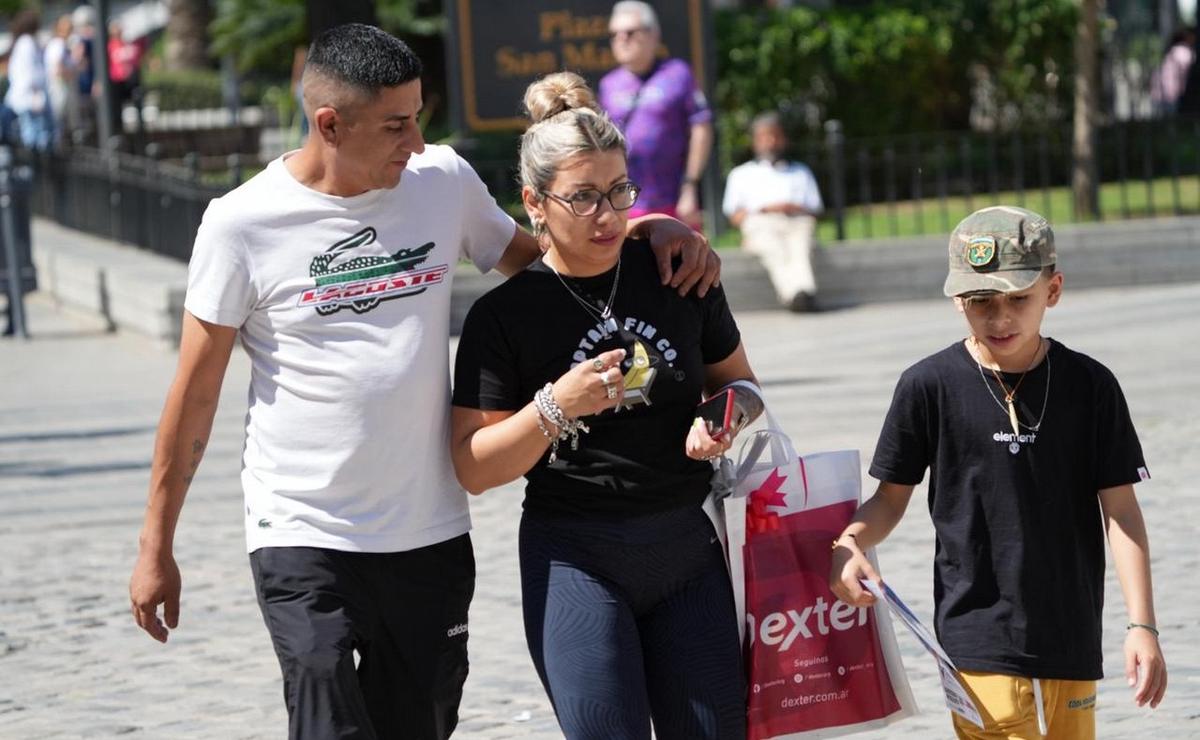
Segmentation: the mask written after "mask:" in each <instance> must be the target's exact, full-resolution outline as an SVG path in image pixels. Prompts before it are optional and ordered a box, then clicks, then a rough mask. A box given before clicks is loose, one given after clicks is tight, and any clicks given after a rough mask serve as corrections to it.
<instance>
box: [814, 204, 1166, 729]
mask: <svg viewBox="0 0 1200 740" xmlns="http://www.w3.org/2000/svg"><path fill="white" fill-rule="evenodd" d="M1062 289H1063V276H1062V273H1060V272H1057V271H1056V270H1055V251H1054V234H1053V233H1052V232H1051V230H1050V225H1049V224H1048V223H1047V222H1046V220H1045V219H1044V218H1042V217H1041V216H1039V215H1038V214H1036V213H1033V212H1031V211H1027V210H1024V209H1021V208H1014V207H1009V206H998V207H994V208H985V209H983V210H980V211H976V212H975V213H973V214H971V215H970V216H968V217H967V218H966V219H964V220H963V221H962V222H961V223H960V224H959V225H958V227H957V228H955V230H954V233H953V234H952V235H951V237H950V273H949V276H948V277H947V278H946V284H945V293H946V295H947V296H949V297H952V298H953V299H954V303H955V306H956V307H957V308H958V310H959V311H960V312H961V313H962V314H963V315H964V316H965V317H966V319H967V326H968V329H969V334H968V336H967V338H966V339H965V340H964V341H960V342H955V343H954V344H952V345H951V346H950V347H948V348H946V349H944V350H942V351H940V352H938V353H936V354H934V355H931V356H930V357H927V358H925V359H924V360H922V361H921V362H919V363H917V364H916V365H914V366H912V367H910V368H909V369H908V370H906V371H905V372H904V374H903V375H902V376H901V377H900V381H899V383H898V384H897V386H896V392H895V395H894V397H893V398H892V405H891V408H890V409H889V411H888V414H887V419H886V420H885V421H884V425H883V431H882V433H881V434H880V437H879V444H878V445H877V446H876V450H875V457H874V459H873V460H872V462H871V468H870V473H871V475H872V476H873V477H875V478H878V479H879V480H880V484H879V488H878V490H877V491H876V493H875V495H874V496H872V497H871V499H870V500H868V501H867V502H866V503H865V504H863V506H862V507H861V508H860V509H859V510H858V513H857V514H856V515H855V517H854V520H853V521H852V522H851V523H850V525H848V526H847V527H846V529H845V530H844V531H843V532H842V533H841V535H839V536H838V537H837V539H836V540H834V548H835V552H834V557H833V569H832V571H831V573H830V586H831V588H832V589H833V591H834V593H836V594H837V595H838V597H839V598H841V599H842V600H843V601H845V602H847V603H852V604H855V605H859V606H865V605H867V604H870V603H871V602H872V601H873V598H872V597H871V595H870V594H869V593H867V592H866V591H865V590H864V589H863V588H862V587H861V586H860V584H859V580H858V579H859V578H860V577H861V578H868V579H871V580H874V581H877V582H878V581H879V580H880V578H879V576H878V575H877V574H876V573H875V571H874V570H873V569H872V567H871V565H870V563H869V562H868V561H867V559H866V558H865V557H864V556H863V550H865V549H867V548H869V547H871V546H873V545H876V544H878V543H879V542H880V541H882V540H883V539H884V538H885V537H886V536H887V535H888V533H889V532H891V530H892V528H893V527H894V526H895V525H896V524H897V522H899V521H900V518H901V516H903V514H904V510H905V508H906V507H907V506H908V501H909V498H910V497H911V495H912V491H913V487H914V486H915V485H916V484H917V483H920V482H921V479H922V477H923V476H924V474H925V469H926V468H929V470H930V477H929V511H930V514H931V515H932V518H933V524H934V529H935V530H936V534H937V545H936V549H935V555H934V589H933V593H934V601H935V610H936V614H935V626H936V628H937V634H938V638H939V639H940V641H941V643H942V645H943V647H944V648H945V649H946V652H947V653H948V654H949V655H950V657H951V658H952V659H953V660H954V662H955V664H956V665H957V667H958V668H959V670H960V672H961V676H962V679H963V681H964V683H965V684H966V686H967V688H968V690H969V691H970V692H971V694H972V696H973V697H974V699H975V702H976V704H977V705H978V706H979V710H980V714H981V715H982V716H983V718H984V721H985V724H986V727H985V729H984V730H982V731H981V730H979V728H977V727H975V726H974V725H971V724H969V723H966V722H963V721H962V720H961V719H960V718H959V717H958V716H957V715H956V716H954V718H953V719H954V730H955V732H956V733H957V735H958V737H959V738H981V739H982V738H1005V737H1008V738H1014V737H1019V738H1038V737H1042V736H1043V735H1045V736H1048V737H1051V738H1071V739H1075V738H1093V737H1095V712H1094V707H1095V698H1096V680H1097V679H1099V678H1100V677H1101V674H1102V670H1101V664H1102V660H1101V651H1100V612H1101V608H1102V605H1103V601H1104V535H1103V531H1102V529H1101V523H1103V528H1104V530H1106V531H1107V532H1108V540H1109V545H1110V547H1111V548H1112V553H1113V562H1114V563H1115V564H1116V568H1117V575H1118V577H1119V579H1120V582H1121V590H1122V591H1123V592H1124V596H1125V604H1126V607H1127V608H1128V611H1129V620H1130V621H1129V625H1128V628H1127V631H1126V636H1125V674H1126V677H1127V679H1128V682H1129V684H1130V685H1131V686H1133V687H1134V689H1133V690H1134V701H1135V702H1136V703H1137V704H1138V706H1142V705H1144V704H1146V703H1149V704H1150V706H1152V707H1154V706H1157V705H1158V703H1159V701H1161V700H1162V697H1163V692H1164V691H1165V690H1166V685H1167V669H1166V665H1165V663H1164V662H1163V655H1162V651H1161V649H1160V648H1159V644H1158V631H1157V628H1156V626H1155V621H1154V604H1153V598H1152V594H1151V587H1150V556H1149V547H1148V544H1147V539H1146V531H1145V527H1144V525H1143V522H1142V513H1141V509H1140V508H1138V503H1137V499H1136V498H1135V497H1134V493H1133V484H1134V483H1136V482H1138V481H1140V480H1145V479H1147V478H1149V477H1150V476H1149V473H1148V472H1147V471H1146V463H1145V461H1144V460H1143V459H1142V449H1141V445H1140V444H1139V443H1138V438H1137V434H1136V433H1135V431H1134V428H1133V423H1132V422H1131V421H1130V418H1129V410H1128V408H1127V407H1126V404H1125V397H1124V395H1123V394H1122V393H1121V388H1120V386H1119V385H1118V384H1117V381H1116V378H1114V377H1113V375H1112V373H1111V372H1110V371H1109V370H1108V369H1107V368H1105V367H1104V366H1103V365H1101V364H1100V363H1098V362H1096V361H1095V360H1093V359H1092V358H1090V357H1088V356H1086V355H1083V354H1080V353H1078V352H1074V351H1072V350H1070V349H1068V348H1067V347H1065V346H1064V345H1062V344H1061V343H1059V342H1057V341H1055V340H1052V339H1049V338H1043V337H1042V335H1041V333H1040V332H1041V325H1042V317H1043V315H1044V314H1045V312H1046V309H1047V308H1050V307H1052V306H1054V305H1055V304H1057V303H1058V301H1059V298H1060V297H1061V296H1062ZM1039 725H1041V726H1042V727H1043V728H1045V729H1043V730H1042V731H1039Z"/></svg>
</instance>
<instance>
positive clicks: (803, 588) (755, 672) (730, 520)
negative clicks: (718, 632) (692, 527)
mask: <svg viewBox="0 0 1200 740" xmlns="http://www.w3.org/2000/svg"><path fill="white" fill-rule="evenodd" d="M768 425H769V427H770V428H769V429H768V430H767V431H766V432H760V433H758V434H757V435H755V438H754V439H753V440H752V442H751V443H749V444H750V453H749V454H748V455H746V456H745V458H744V459H743V461H742V463H741V464H740V465H739V466H738V467H737V470H736V472H731V473H730V475H732V476H733V478H734V482H733V485H732V489H733V491H732V495H730V496H729V497H728V498H726V499H724V501H723V509H724V513H725V520H726V521H725V524H726V527H727V537H728V541H727V546H728V554H729V562H730V572H731V576H732V580H733V584H734V597H735V600H736V601H737V606H738V614H739V617H741V620H742V621H741V626H742V629H743V648H744V650H745V655H746V666H747V671H748V679H749V680H748V684H749V689H750V695H749V706H748V713H747V725H748V730H747V736H748V738H749V739H750V740H768V739H777V738H800V737H804V738H815V737H832V736H835V735H842V734H848V733H850V732H858V731H860V730H864V729H868V728H872V727H881V726H883V725H887V724H890V723H892V722H894V721H896V720H898V719H901V718H903V717H907V716H909V715H911V714H912V713H913V712H914V711H915V703H914V701H913V698H912V694H911V692H910V690H909V686H908V680H907V678H906V677H905V675H904V667H903V664H902V663H901V660H900V654H899V651H898V650H897V648H896V643H895V635H894V633H893V631H892V627H891V622H890V620H889V618H888V615H887V610H886V607H883V606H882V605H876V606H874V607H866V608H856V607H853V606H851V605H849V604H846V603H844V602H842V601H841V600H839V599H838V598H837V597H836V596H834V594H833V592H832V591H830V590H829V586H828V579H829V569H830V566H831V560H832V552H831V547H830V544H831V543H832V541H833V539H834V537H836V536H837V535H838V534H839V533H840V532H841V531H842V530H843V529H844V528H845V526H846V524H847V523H849V521H850V518H851V517H852V516H853V515H854V511H855V509H856V508H857V507H858V499H859V491H860V476H861V472H860V468H859V459H858V453H857V451H841V452H825V453H818V454H814V455H805V456H803V457H801V456H799V455H796V454H795V452H794V450H793V449H792V445H791V442H790V440H788V439H787V436H786V435H784V434H783V433H782V432H781V431H780V430H779V429H778V426H777V424H776V422H775V420H774V418H771V417H769V418H768ZM768 448H769V449H770V459H769V460H768V461H766V462H759V461H758V458H759V457H760V456H761V455H762V453H763V452H764V451H766V449H768Z"/></svg>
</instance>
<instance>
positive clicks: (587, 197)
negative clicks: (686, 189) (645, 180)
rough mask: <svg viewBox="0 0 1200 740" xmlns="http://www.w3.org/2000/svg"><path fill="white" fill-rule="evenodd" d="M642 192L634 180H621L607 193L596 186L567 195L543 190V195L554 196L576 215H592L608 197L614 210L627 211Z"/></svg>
mask: <svg viewBox="0 0 1200 740" xmlns="http://www.w3.org/2000/svg"><path fill="white" fill-rule="evenodd" d="M640 192H642V189H641V188H639V187H638V186H637V185H635V184H633V183H632V182H621V183H617V184H616V185H613V186H612V187H611V188H609V191H608V192H607V193H602V192H600V191H599V190H597V189H595V188H587V189H586V190H579V191H577V192H575V193H572V194H571V195H568V196H566V197H563V196H561V195H555V194H554V193H549V192H546V191H545V190H543V191H542V195H544V196H546V197H547V198H553V199H554V200H557V201H558V202H559V203H562V204H563V205H566V206H570V207H571V212H572V213H574V214H575V215H576V216H591V215H592V214H593V213H595V212H596V211H598V210H600V202H601V201H602V200H604V199H606V198H607V199H608V204H609V205H610V206H612V207H613V210H614V211H627V210H629V209H630V208H633V204H634V203H637V199H638V193H640Z"/></svg>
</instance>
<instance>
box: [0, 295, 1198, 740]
mask: <svg viewBox="0 0 1200 740" xmlns="http://www.w3.org/2000/svg"><path fill="white" fill-rule="evenodd" d="M1197 305H1200V284H1183V285H1173V286H1159V287H1145V288H1135V289H1129V288H1123V289H1112V290H1093V291H1086V292H1084V291H1081V292H1078V293H1072V292H1070V289H1069V275H1068V292H1067V294H1066V297H1065V299H1064V301H1063V303H1062V304H1061V305H1060V306H1059V307H1058V308H1055V309H1053V310H1052V311H1050V312H1049V314H1048V315H1047V321H1046V330H1047V333H1048V334H1049V335H1051V336H1054V337H1056V338H1060V339H1062V340H1063V341H1064V342H1065V343H1066V344H1068V345H1069V346H1071V347H1073V348H1075V349H1078V350H1081V351H1084V352H1087V353H1089V354H1092V355H1093V356H1095V357H1097V358H1099V359H1101V360H1102V361H1103V362H1105V363H1106V364H1108V366H1109V367H1111V368H1112V369H1113V370H1114V371H1115V372H1116V374H1117V377H1118V378H1120V379H1121V381H1122V384H1123V386H1124V388H1125V391H1126V393H1127V395H1128V397H1129V401H1130V405H1131V408H1132V410H1133V415H1134V420H1135V423H1136V424H1137V426H1138V429H1139V432H1140V433H1141V436H1142V443H1143V445H1144V447H1145V450H1146V455H1147V458H1148V462H1149V465H1150V469H1151V471H1152V473H1153V474H1154V479H1153V480H1151V481H1149V482H1147V483H1144V484H1142V485H1140V486H1139V487H1138V491H1139V495H1140V498H1141V500H1142V503H1143V507H1144V511H1145V514H1146V518H1147V521H1148V525H1149V529H1150V534H1151V539H1152V543H1153V546H1154V547H1153V553H1154V569H1155V576H1156V585H1157V587H1158V588H1157V593H1158V598H1157V606H1158V617H1159V624H1160V626H1161V627H1162V641H1163V644H1164V646H1165V650H1166V655H1167V661H1168V664H1169V665H1170V669H1171V686H1170V690H1169V692H1168V694H1167V700H1166V702H1165V703H1164V704H1163V706H1162V707H1160V708H1159V709H1158V710H1156V711H1150V710H1149V709H1138V708H1136V707H1135V706H1133V704H1132V702H1131V701H1130V698H1129V692H1128V690H1127V689H1126V687H1125V685H1124V681H1123V678H1122V659H1121V655H1120V646H1121V640H1122V636H1123V625H1124V622H1125V614H1124V609H1123V606H1122V601H1121V598H1120V591H1119V589H1118V587H1117V584H1116V579H1115V576H1114V574H1113V572H1112V569H1111V568H1109V572H1108V595H1109V598H1108V604H1109V606H1108V609H1107V610H1106V617H1105V637H1104V645H1105V654H1106V661H1105V670H1106V672H1107V674H1108V676H1109V678H1107V679H1105V680H1104V681H1103V682H1102V684H1101V688H1100V696H1099V719H1100V723H1099V725H1100V728H1099V730H1100V731H1099V734H1100V736H1101V737H1103V738H1135V737H1151V736H1153V737H1157V738H1162V739H1163V740H1167V739H1170V740H1174V739H1175V738H1185V737H1200V630H1197V627H1198V625H1200V616H1198V613H1200V597H1198V596H1197V595H1196V591H1195V590H1194V588H1193V587H1190V586H1188V585H1187V583H1190V580H1189V578H1190V576H1191V575H1193V574H1194V573H1195V572H1196V570H1197V566H1198V563H1197V559H1198V553H1200V548H1198V547H1197V541H1198V540H1200V537H1198V529H1197V521H1200V494H1198V492H1197V484H1196V481H1197V480H1198V479H1200V463H1198V460H1200V455H1197V451H1198V450H1200V447H1198V446H1197V444H1196V440H1197V439H1198V438H1200V421H1198V420H1200V373H1197V367H1200V343H1198V342H1197V341H1196V340H1197V337H1198V335H1197V332H1196V328H1195V324H1194V321H1193V316H1194V313H1195V307H1196V306H1197ZM30 313H31V322H30V323H31V328H32V330H33V332H34V333H35V335H36V338H35V339H34V340H32V341H29V342H23V341H19V340H5V341H3V342H2V343H0V412H2V413H0V738H22V739H23V738H77V737H88V738H91V737H113V736H117V735H131V736H135V737H147V738H219V739H221V740H227V739H230V738H273V737H283V735H284V727H285V722H284V712H283V709H282V702H281V690H280V681H279V677H278V667H277V665H276V663H275V659H274V656H273V655H272V653H271V650H270V647H269V643H268V639H267V635H266V632H265V630H264V628H263V626H262V621H261V618H260V617H259V614H258V609H257V606H256V605H255V602H254V598H253V591H252V586H251V582H250V573H249V568H248V567H247V562H246V556H245V554H244V552H243V545H242V531H241V516H240V514H239V511H240V500H241V494H240V492H239V485H238V457H239V454H240V451H241V446H242V431H241V428H242V417H243V414H244V410H245V397H246V383H247V375H248V368H247V363H246V360H245V358H244V357H243V356H241V355H240V354H239V355H238V356H236V357H235V359H234V362H233V366H232V368H231V371H230V374H229V377H228V380H227V382H226V384H225V388H224V393H223V403H222V406H221V410H220V412H219V414H218V418H217V422H216V425H215V430H214V434H213V439H212V442H211V444H210V446H209V450H208V453H207V456H206V459H205V461H204V465H203V466H202V468H201V473H200V475H199V476H198V477H197V479H196V482H195V484H194V485H193V489H192V492H191V494H190V495H189V498H188V503H187V506H186V507H185V509H184V515H183V519H182V524H181V526H180V529H179V533H178V538H177V546H176V555H177V558H178V560H179V563H180V566H181V568H182V571H183V578H184V593H183V610H182V617H181V623H180V627H179V629H178V631H176V632H175V633H174V634H173V635H172V637H171V641H170V642H169V644H167V645H166V646H162V645H159V644H157V643H155V642H153V641H152V640H150V639H149V638H148V637H146V636H144V635H143V634H141V633H140V632H139V631H138V630H137V629H136V628H135V627H134V625H133V622H132V620H131V618H130V615H129V609H128V601H127V595H126V584H127V579H128V576H129V569H130V567H131V565H132V563H133V558H134V553H135V544H136V537H137V530H138V527H139V525H140V521H141V513H142V507H143V504H144V501H145V490H146V485H147V479H148V470H149V464H150V455H151V448H152V443H153V434H154V427H155V424H156V422H157V417H158V413H159V410H160V408H161V404H162V400H163V397H164V394H165V392H166V388H167V384H168V382H169V380H170V376H171V372H172V370H173V367H174V363H175V356H174V355H173V354H172V353H170V352H167V351H164V350H162V349H161V348H159V347H156V346H154V345H151V344H150V343H148V342H145V341H143V340H139V339H136V338H131V337H126V336H113V335H109V334H104V333H103V332H102V330H101V327H100V326H99V325H97V324H96V323H95V322H94V321H93V320H91V319H89V318H86V317H80V316H74V315H65V314H63V313H60V312H58V311H57V310H55V309H54V307H52V306H51V305H49V303H47V302H46V301H45V299H39V298H36V297H35V298H34V299H33V300H32V301H31V302H30ZM739 320H740V323H741V326H742V329H743V332H744V335H745V339H746V344H747V346H748V348H749V351H750V355H751V359H752V362H753V364H754V366H755V368H756V370H757V371H758V373H759V374H760V376H761V378H762V379H763V380H764V381H765V385H766V388H767V393H768V397H769V399H770V401H771V404H772V407H773V408H774V409H775V411H776V413H777V414H778V415H779V416H780V417H781V419H782V421H783V423H784V425H785V427H786V428H787V429H788V431H789V432H790V433H791V435H792V436H793V438H794V439H795V440H796V443H797V445H798V447H800V448H801V449H802V450H807V451H816V450H822V449H839V448H858V449H860V450H862V451H863V455H864V459H866V458H867V457H869V454H870V451H871V449H872V447H873V445H874V442H875V435H876V434H877V433H878V429H879V424H880V421H881V419H882V416H883V412H884V410H885V409H886V406H887V403H888V400H889V398H890V395H891V391H892V387H893V384H894V382H895V379H896V377H897V376H898V374H899V372H900V370H902V369H903V368H904V367H905V366H906V365H908V364H910V363H911V362H913V361H915V360H916V359H918V358H919V357H921V356H924V355H926V354H928V353H930V352H932V351H935V350H937V349H940V348H942V347H944V346H945V345H947V344H949V343H950V342H951V341H952V340H953V339H954V338H955V337H956V336H959V335H960V334H961V331H962V325H961V319H960V317H958V315H957V314H956V313H955V312H954V311H953V308H952V307H951V305H950V304H949V302H948V301H945V300H936V301H923V302H910V303H895V304H886V305H873V306H866V307H861V308H857V309H852V310H846V311H839V312H831V313H826V314H818V315H813V316H794V315H790V314H786V313H753V314H745V315H743V316H740V317H739ZM520 498H521V493H520V487H519V486H516V485H509V486H506V487H505V488H504V489H501V490H496V491H493V492H490V493H488V494H487V495H485V496H483V497H481V498H478V499H474V500H473V502H472V506H473V514H474V521H475V532H474V540H475V546H476V552H477V555H478V562H479V578H478V589H477V594H476V597H475V601H474V605H473V609H472V615H471V655H472V663H473V667H472V672H471V677H470V680H469V681H468V683H467V688H466V695H465V698H464V700H463V708H462V722H461V725H460V731H459V733H458V735H457V737H463V738H484V739H486V740H501V739H502V738H528V739H534V738H553V737H558V736H559V733H558V731H557V726H556V725H555V722H554V718H553V715H552V713H551V711H550V709H549V705H548V704H547V702H546V699H545V697H544V695H543V693H542V690H541V687H540V686H539V684H538V683H537V679H536V676H535V675H534V672H533V669H532V666H531V664H530V662H529V658H528V656H527V655H526V652H525V645H524V638H523V635H522V631H521V618H520V592H519V587H518V578H517V560H516V542H515V540H516V524H517V519H518V515H519V509H520ZM919 498H920V493H918V498H917V499H914V502H915V503H914V505H913V506H911V507H910V510H909V515H908V516H907V517H906V519H905V520H904V522H903V523H902V524H901V525H900V527H899V528H898V529H897V531H896V532H895V533H894V534H893V536H892V537H891V538H890V539H889V540H888V541H887V542H886V543H885V544H884V545H883V546H882V547H881V549H880V553H879V555H880V559H881V561H882V565H883V568H884V573H885V574H886V575H887V577H888V579H889V581H890V582H891V583H892V585H893V586H894V587H895V588H896V589H897V590H898V591H899V592H900V593H901V594H903V595H904V596H905V597H906V598H907V599H908V600H909V601H910V603H911V604H912V605H913V606H914V608H915V609H916V610H917V612H918V613H919V614H921V615H923V616H925V617H926V618H927V619H928V617H929V615H930V612H931V609H932V596H931V583H930V581H931V577H930V557H931V553H932V544H931V543H932V530H931V527H930V525H929V522H928V516H927V515H926V514H925V509H924V507H923V506H922V505H921V504H920V503H916V501H917V500H918V499H919ZM1047 596H1048V597H1051V595H1047ZM898 639H899V643H900V646H901V649H902V652H903V654H904V659H905V664H906V666H907V669H908V673H909V677H910V680H911V682H912V684H913V689H914V692H915V694H916V696H917V699H918V701H919V703H920V705H921V706H922V708H923V710H924V712H923V713H922V714H920V715H918V716H917V717H914V718H912V719H909V720H905V721H904V722H902V723H900V724H898V725H895V726H894V727H892V728H890V729H889V730H887V731H886V732H880V733H874V734H870V733H867V734H863V735H861V736H860V737H877V738H883V737H887V738H930V737H946V736H947V735H948V734H949V733H948V721H947V719H946V713H945V710H944V709H943V706H942V700H941V697H940V692H939V688H938V684H937V678H936V671H935V669H934V667H933V664H932V663H931V662H930V661H929V660H927V659H926V658H925V656H924V654H923V653H922V652H921V650H920V649H919V648H918V647H917V645H916V643H915V641H914V640H912V639H910V636H909V635H907V634H906V633H901V634H900V635H899V638H898Z"/></svg>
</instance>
